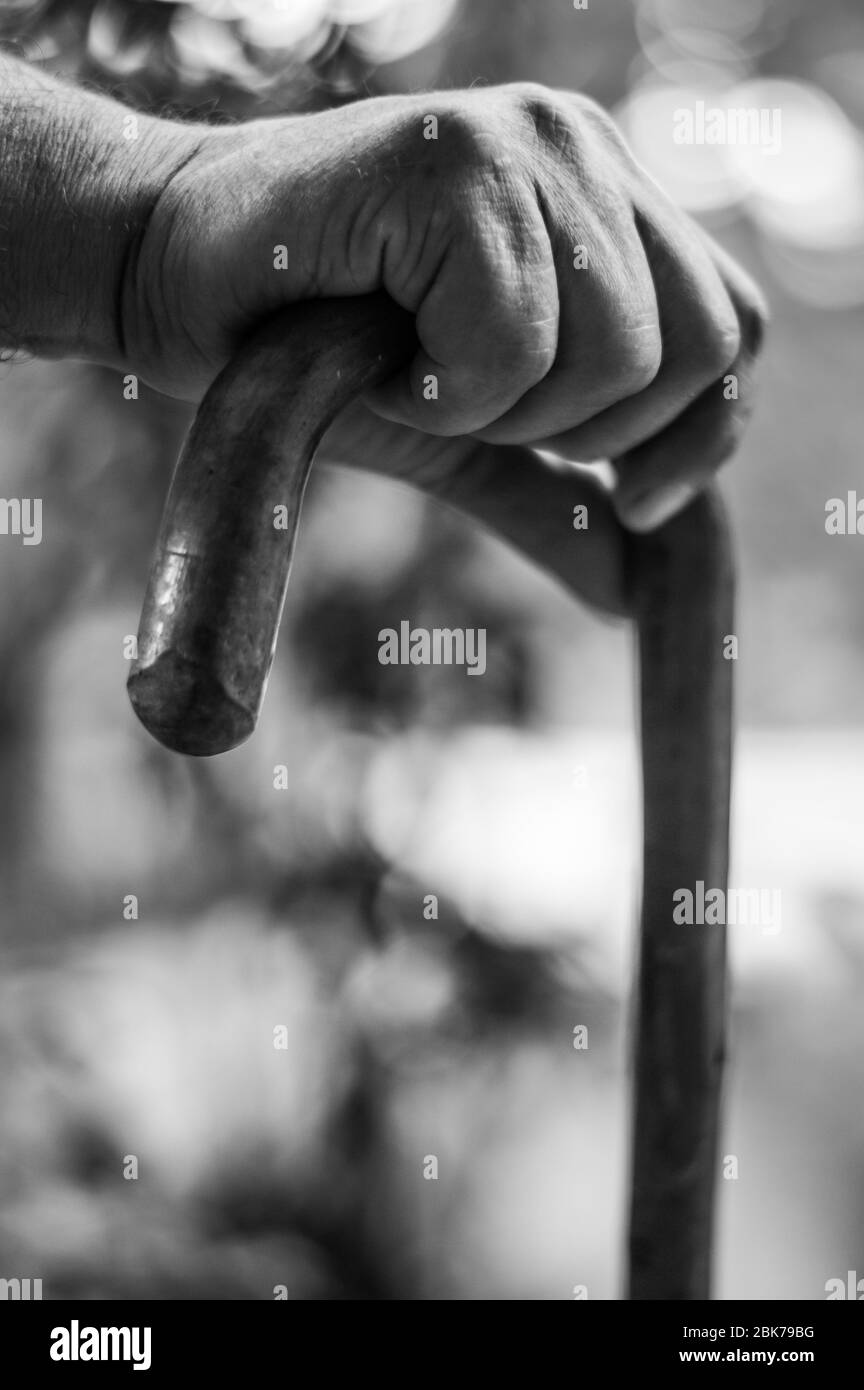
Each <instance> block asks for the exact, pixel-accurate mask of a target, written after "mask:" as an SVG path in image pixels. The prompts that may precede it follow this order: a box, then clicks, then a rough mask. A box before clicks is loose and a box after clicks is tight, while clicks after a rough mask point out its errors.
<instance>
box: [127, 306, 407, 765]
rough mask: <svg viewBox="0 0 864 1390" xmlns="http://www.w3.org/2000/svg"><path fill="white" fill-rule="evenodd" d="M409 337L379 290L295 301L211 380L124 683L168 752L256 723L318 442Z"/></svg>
mask: <svg viewBox="0 0 864 1390" xmlns="http://www.w3.org/2000/svg"><path fill="white" fill-rule="evenodd" d="M413 342H414V329H413V320H412V318H411V317H410V315H408V314H407V313H405V312H404V311H403V310H401V309H399V308H398V307H397V306H396V305H395V304H394V303H393V301H392V300H391V299H389V298H388V297H387V296H386V295H370V296H368V297H364V299H363V300H358V299H343V300H338V299H333V300H323V301H316V302H315V303H308V304H302V305H295V306H294V307H292V308H291V309H290V310H286V311H284V312H283V313H279V314H277V315H275V316H274V317H273V318H271V319H268V320H267V321H266V323H265V324H264V326H263V327H262V328H260V329H258V330H257V331H256V332H255V333H254V334H253V335H252V336H251V338H249V339H248V341H247V342H246V343H245V344H244V346H243V347H242V348H241V350H240V351H239V352H238V354H237V356H236V357H235V358H234V359H233V360H232V361H231V362H229V364H228V366H227V367H225V369H224V370H223V371H222V372H221V373H220V374H219V376H218V377H217V378H216V380H215V381H214V383H213V384H212V386H211V387H210V389H209V391H208V392H207V394H206V396H205V397H204V400H203V401H202V403H201V406H200V407H199V410H198V414H197V416H196V418H195V422H194V424H193V426H192V429H191V431H190V433H189V436H188V438H187V440H186V443H185V445H184V447H183V451H182V453H181V455H180V458H179V460H178V462H177V467H176V469H175V471H174V477H173V479H172V482H171V488H170V490H169V493H168V498H167V501H166V503H165V510H164V512H163V514H162V525H161V528H160V531H159V538H158V541H157V544H156V555H155V558H154V560H153V564H152V567H151V570H150V577H149V581H148V584H147V592H146V594H145V597H144V607H143V611H142V614H141V624H140V627H139V630H138V657H137V659H136V660H135V662H134V663H133V665H132V669H131V671H130V674H129V680H128V690H129V698H130V700H131V701H132V706H133V708H134V710H135V713H136V714H137V716H138V718H139V719H140V720H141V723H142V724H143V725H144V727H145V728H146V729H148V730H149V732H150V733H151V734H152V735H153V736H154V738H157V739H158V740H159V742H160V743H163V744H165V746H166V747H167V748H171V749H173V750H174V751H175V752H177V753H189V754H195V755H198V756H208V755H211V754H214V753H224V752H227V750H228V749H229V748H234V747H236V746H237V744H238V743H242V742H243V740H244V739H246V738H248V737H249V735H250V734H251V733H252V731H253V729H254V728H255V724H256V722H257V719H258V714H259V711H260V709H261V702H262V700H263V698H264V691H265V689H266V685H267V677H268V675H269V673H270V666H271V664H272V661H273V652H274V648H275V645H276V637H277V634H278V630H279V620H280V618H281V615H282V605H283V602H284V598H285V589H286V586H287V583H288V573H289V570H290V566H291V556H292V554H293V550H294V539H295V536H296V533H297V523H298V520H299V516H300V506H301V503H302V500H303V491H304V489H305V486H306V479H307V477H308V475H309V468H310V465H311V463H312V458H313V455H314V453H315V449H316V448H317V445H318V443H319V440H320V439H321V436H322V435H323V434H324V432H325V430H326V429H327V426H328V425H329V424H330V423H331V421H332V420H333V419H334V417H335V416H336V415H337V414H338V413H339V411H340V410H341V409H342V408H343V407H344V406H345V405H347V403H348V402H349V401H351V400H352V399H353V398H354V397H355V396H356V395H358V393H360V392H361V391H363V390H365V389H367V388H368V387H370V386H372V385H374V384H375V383H377V382H378V381H381V380H383V379H384V378H385V377H387V376H390V375H392V373H393V372H394V371H395V370H396V368H397V367H399V366H401V365H402V364H403V363H404V362H405V361H406V359H407V358H408V356H409V355H410V351H411V347H412V344H413ZM286 360H290V361H291V363H292V375H291V380H290V381H286V380H285V378H284V363H285V361H286ZM286 398H287V399H286ZM286 415H287V416H288V418H290V419H291V423H292V428H291V431H290V434H286V431H285V419H286ZM278 509H284V510H283V511H279V510H278ZM277 522H278V525H277Z"/></svg>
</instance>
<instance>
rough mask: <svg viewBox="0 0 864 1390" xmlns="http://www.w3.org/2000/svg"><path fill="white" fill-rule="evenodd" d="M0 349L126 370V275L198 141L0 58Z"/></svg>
mask: <svg viewBox="0 0 864 1390" xmlns="http://www.w3.org/2000/svg"><path fill="white" fill-rule="evenodd" d="M0 84H2V88H3V90H2V94H0V252H2V255H0V339H2V341H0V346H2V347H6V348H10V347H11V348H13V349H21V348H23V349H25V350H27V351H29V352H32V353H34V354H35V355H36V356H39V357H80V358H85V359H88V360H91V361H96V362H102V363H106V364H108V365H112V366H122V365H124V363H125V360H126V352H125V344H124V333H123V322H122V314H121V312H120V307H121V286H122V283H123V278H124V268H125V266H126V265H127V263H128V261H129V259H130V257H133V256H134V255H135V248H136V245H137V243H138V240H139V239H140V237H141V235H142V234H143V229H144V227H145V226H146V224H147V221H148V219H149V217H150V215H151V213H152V209H153V208H154V207H155V205H156V204H157V202H158V200H159V198H160V196H161V193H162V191H163V189H164V188H165V187H166V186H167V184H168V183H169V182H170V180H171V178H172V176H173V174H174V172H175V171H176V169H177V168H178V167H180V166H182V164H183V163H184V162H185V161H186V160H188V159H189V158H191V157H192V155H193V154H194V152H195V150H196V149H197V147H198V144H199V143H200V141H201V139H202V136H203V135H204V134H206V131H205V130H204V129H203V128H201V127H191V126H184V125H182V124H176V123H170V122H163V121H158V120H154V119H152V118H150V117H146V116H142V115H140V114H139V113H137V112H134V111H132V110H129V109H128V108H126V107H123V106H120V105H118V104H117V103H115V102H112V101H109V100H107V99H105V98H103V97H100V96H97V95H95V94H93V93H89V92H82V91H79V90H76V89H74V88H70V87H65V86H63V85H62V84H60V83H57V82H55V81H53V79H50V78H47V77H45V76H43V75H42V74H40V73H38V72H37V71H35V70H33V69H30V68H27V67H24V66H23V65H21V64H19V63H15V62H12V61H11V60H8V59H5V58H0Z"/></svg>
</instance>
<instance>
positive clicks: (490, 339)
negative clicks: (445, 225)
mask: <svg viewBox="0 0 864 1390" xmlns="http://www.w3.org/2000/svg"><path fill="white" fill-rule="evenodd" d="M465 197H466V200H469V199H471V198H472V197H474V201H475V202H476V195H472V193H471V192H470V191H468V192H466V194H465ZM501 198H502V203H503V208H502V210H501V211H499V210H498V209H497V208H496V207H495V206H494V205H493V203H492V200H491V198H488V197H487V201H486V204H485V205H481V206H480V207H478V208H476V209H475V211H474V213H473V216H469V210H466V214H465V222H464V224H463V226H462V227H461V228H460V229H459V231H458V234H457V235H456V237H455V239H454V240H453V242H452V243H451V247H450V249H449V250H448V251H447V252H446V253H445V255H444V257H443V260H442V262H441V265H440V267H439V269H438V272H437V274H436V276H435V279H434V282H433V283H432V284H431V286H430V287H429V288H428V289H427V290H425V291H424V292H423V295H422V298H421V299H420V301H419V303H418V302H412V295H411V293H410V292H409V293H406V292H405V290H404V288H403V286H402V285H401V284H395V283H391V282H390V280H389V279H388V277H387V274H386V271H385V277H384V279H385V288H386V289H387V290H388V292H389V293H390V294H391V295H392V297H393V298H394V299H395V300H396V301H397V303H399V304H401V305H402V306H403V308H407V309H410V310H412V311H416V327H417V337H418V339H419V342H420V350H419V351H418V353H417V355H416V356H415V358H414V360H413V361H412V362H411V363H410V364H409V366H408V368H407V369H406V370H405V371H404V372H400V373H399V374H398V375H396V376H395V377H393V378H392V379H391V380H390V381H388V382H385V383H384V384H383V385H382V386H379V387H376V388H375V390H373V391H371V392H370V393H369V395H368V397H367V398H366V399H367V404H368V405H369V406H370V407H371V408H372V409H373V410H374V411H375V412H376V414H378V415H380V416H381V417H383V418H384V419H387V420H391V421H393V422H395V423H398V424H402V425H408V426H410V427H412V428H415V429H422V430H424V431H425V432H426V433H428V434H435V435H441V436H454V435H459V434H469V433H471V432H472V431H476V430H480V429H482V428H483V427H484V426H485V425H488V424H489V423H490V421H492V420H495V419H497V418H498V416H499V415H502V414H503V413H504V412H505V411H507V410H509V408H510V407H511V406H512V405H513V404H514V403H515V402H516V401H517V400H518V399H519V398H520V396H522V395H524V394H525V392H526V391H528V390H530V388H531V387H532V386H533V385H534V384H535V382H537V381H540V380H541V379H542V378H543V377H544V376H545V375H546V373H547V372H548V371H549V369H550V367H551V365H552V363H553V362H554V360H555V352H556V348H557V342H558V287H557V282H556V277H555V266H554V262H553V259H552V251H551V247H550V245H549V238H548V236H547V234H546V228H545V225H544V223H543V219H542V217H541V215H540V212H539V209H538V208H537V204H536V199H534V198H533V195H529V194H528V192H527V191H524V192H523V191H521V190H519V189H514V188H512V187H510V186H509V185H508V187H507V188H506V189H504V190H503V191H501Z"/></svg>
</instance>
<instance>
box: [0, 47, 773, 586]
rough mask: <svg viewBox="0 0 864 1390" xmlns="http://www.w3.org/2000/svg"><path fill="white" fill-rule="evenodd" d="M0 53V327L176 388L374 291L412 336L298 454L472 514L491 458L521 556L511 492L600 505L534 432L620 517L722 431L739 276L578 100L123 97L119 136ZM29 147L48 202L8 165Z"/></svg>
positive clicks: (718, 440) (98, 104)
mask: <svg viewBox="0 0 864 1390" xmlns="http://www.w3.org/2000/svg"><path fill="white" fill-rule="evenodd" d="M0 77H2V79H3V81H2V83H0V90H2V91H3V93H4V95H3V96H0V199H2V205H0V207H2V211H3V212H4V218H3V219H0V223H2V225H0V252H2V253H3V257H2V258H0V267H2V266H3V265H4V263H5V265H6V266H7V267H8V266H9V265H10V263H14V268H15V271H16V278H15V279H14V283H15V284H16V285H18V284H21V283H24V284H28V285H30V286H31V288H30V289H29V290H28V291H26V292H23V293H22V292H17V299H16V298H14V297H13V296H12V295H11V292H10V290H9V284H10V283H11V282H12V278H13V277H11V276H8V277H7V283H6V284H5V285H4V272H3V271H2V269H0V329H2V330H3V333H4V336H5V338H6V340H7V342H11V344H12V345H13V346H18V345H23V346H28V347H31V348H32V349H33V350H34V351H37V352H41V353H43V354H45V355H48V354H50V355H58V354H63V353H68V354H72V355H79V356H80V355H83V356H89V357H93V358H95V359H97V360H100V361H107V362H110V363H113V364H114V365H117V366H119V367H121V368H123V369H125V370H131V371H135V372H137V373H138V374H139V375H141V376H142V377H143V378H144V379H145V380H146V381H148V382H149V383H150V384H151V385H153V386H155V387H156V388H157V389H159V390H161V391H164V392H166V393H168V394H170V395H173V396H179V397H182V398H184V399H188V400H193V401H197V400H199V399H200V398H201V396H202V395H203V393H204V391H205V390H206V388H207V386H208V385H209V383H210V382H211V381H212V379H213V377H214V376H215V375H216V373H217V372H218V371H219V370H220V369H221V368H222V366H224V364H225V362H226V361H227V360H228V359H229V357H230V356H231V355H232V352H233V351H234V350H235V349H236V347H237V345H238V343H239V342H240V341H242V339H243V338H244V336H245V335H246V334H248V333H249V332H250V330H251V329H252V328H253V327H254V326H255V325H256V324H257V323H258V322H260V320H261V319H262V318H264V317H266V316H267V315H269V314H271V313H273V312H274V311H276V310H278V309H281V308H284V307H285V306H286V305H290V304H291V303H294V302H297V301H300V300H304V299H310V298H317V297H321V296H324V297H331V296H343V295H354V294H366V293H369V292H372V291H375V290H379V289H383V290H385V291H386V292H387V293H388V294H389V295H390V296H391V297H392V298H393V299H395V300H396V301H397V303H399V304H400V305H401V306H403V307H404V308H406V309H408V310H410V311H411V312H412V313H413V314H415V315H416V325H417V333H418V339H419V350H418V352H417V354H416V356H415V357H414V359H413V361H411V362H410V363H409V364H408V365H407V366H406V368H405V369H404V370H403V371H402V372H400V373H398V374H397V375H396V376H395V377H394V378H392V379H391V380H390V381H388V382H386V383H385V384H384V385H382V386H380V387H378V388H376V389H375V390H373V391H370V392H369V393H368V394H367V396H366V397H365V401H364V403H363V404H362V405H359V406H355V407H353V408H352V410H351V411H349V412H348V414H347V415H346V416H345V417H343V419H342V420H341V421H337V423H336V425H335V426H334V427H333V429H331V431H330V433H329V435H328V437H327V440H326V441H325V448H324V455H323V456H324V458H325V459H331V460H333V461H337V462H340V463H346V464H349V465H358V466H360V467H368V468H373V469H375V470H376V471H381V472H386V473H388V474H391V475H394V476H396V477H398V478H400V479H402V480H403V481H406V482H408V483H409V484H412V485H415V486H419V487H421V488H423V489H424V490H426V491H429V492H431V493H432V494H433V495H435V496H437V497H440V498H442V499H443V500H445V501H448V502H452V503H453V504H454V505H456V506H457V507H458V506H461V505H462V501H463V499H464V498H466V497H468V496H470V497H471V498H472V502H473V503H474V506H473V512H474V513H476V512H477V511H478V510H480V511H482V510H483V505H482V503H481V505H480V506H479V508H478V506H477V499H478V497H479V498H481V499H482V496H483V493H484V490H485V492H486V493H487V494H488V496H489V499H490V505H491V506H492V509H493V510H495V509H496V506H497V504H496V503H495V502H494V494H495V491H496V488H500V480H501V476H502V475H506V478H507V496H508V499H509V500H508V506H509V507H510V509H511V510H512V511H513V514H514V515H513V517H512V518H511V521H510V525H509V528H505V529H509V539H511V540H512V541H513V542H514V543H515V544H517V545H518V546H520V548H521V549H523V550H524V551H525V552H526V553H527V554H528V555H529V556H532V557H536V556H537V555H538V550H539V546H540V543H538V540H537V538H536V536H535V535H532V534H531V533H530V532H529V529H528V525H527V523H526V524H525V525H524V526H523V525H522V524H521V523H520V520H519V518H520V515H521V514H522V513H523V512H524V514H525V516H526V517H530V518H531V522H532V525H533V527H534V530H535V531H536V530H537V521H538V508H537V500H536V499H537V497H538V496H542V497H543V498H546V499H548V506H549V507H550V508H551V509H553V510H554V508H555V507H556V505H557V504H558V502H559V501H560V504H561V506H562V507H563V506H564V505H566V506H567V508H568V510H569V509H572V506H573V505H574V504H576V503H578V502H579V501H581V500H583V498H584V500H586V501H589V502H594V504H595V506H596V507H597V508H598V509H599V508H600V507H602V505H603V502H602V500H601V496H600V493H599V490H598V488H597V486H596V484H594V483H593V482H592V480H591V479H590V478H585V476H584V474H577V475H574V474H573V471H572V469H565V470H564V471H563V472H562V470H560V469H559V470H555V469H550V466H549V464H548V463H547V462H546V461H545V460H544V459H542V458H541V457H540V456H539V455H538V454H537V453H536V452H535V449H536V448H537V447H541V448H543V449H544V450H548V451H551V452H552V453H554V454H556V455H558V456H559V457H561V458H563V459H566V460H576V461H593V460H596V459H599V458H607V459H611V460H613V461H614V464H615V469H616V474H617V479H618V483H617V487H616V488H615V490H614V492H613V494H612V498H611V503H612V507H613V508H614V509H615V511H616V512H617V515H618V517H619V518H620V519H621V520H622V521H623V523H624V524H625V526H627V527H629V528H631V529H634V530H645V529H651V528H653V527H655V526H657V525H659V524H660V523H661V522H662V521H663V520H665V519H666V518H667V517H668V516H669V515H671V514H673V513H674V512H676V511H678V510H680V509H681V508H682V507H683V506H685V505H686V503H687V501H688V500H689V499H690V498H691V497H692V495H693V493H694V491H696V490H699V489H700V488H701V487H702V486H704V484H705V483H707V482H708V481H709V479H710V478H711V477H712V476H713V474H714V472H715V471H716V469H717V468H718V466H719V465H720V464H721V463H722V462H723V461H724V460H725V459H727V458H728V457H729V456H730V454H731V453H732V452H733V451H734V448H735V446H736V444H737V442H738V440H739V438H740V434H741V430H742V428H743V425H744V422H745V420H746V417H747V414H748V412H749V409H750V406H751V403H752V377H753V368H754V363H755V359H756V356H757V354H758V351H759V348H760V344H761V339H762V331H763V327H764V322H765V310H764V306H763V303H762V300H761V297H760V295H759V292H758V291H757V290H756V288H755V287H754V286H753V284H752V282H751V281H750V280H749V278H748V277H747V275H746V274H745V273H744V272H743V271H742V270H741V269H740V267H738V266H737V265H735V264H734V263H733V262H732V261H731V260H730V259H729V258H728V257H727V256H726V255H725V254H724V253H723V252H722V251H721V250H720V249H719V248H718V247H717V246H715V245H714V244H713V242H711V241H710V239H709V238H708V237H707V236H706V235H705V234H704V233H703V232H702V231H701V230H700V229H699V228H698V227H697V226H696V225H695V224H694V223H693V222H692V221H691V220H690V219H689V218H688V217H686V215H684V214H683V213H681V212H680V211H678V210H677V209H676V208H675V207H674V206H673V205H672V204H671V203H670V202H669V200H668V199H667V198H666V197H665V196H664V194H663V193H662V192H661V191H660V189H659V188H658V187H657V186H656V185H655V184H654V183H653V181H651V180H650V179H649V178H648V177H647V175H645V174H644V173H643V172H642V171H641V169H640V168H639V167H638V165H637V164H636V163H635V161H634V160H633V158H632V156H631V155H630V154H629V152H628V150H627V148H626V146H625V144H624V142H623V141H622V139H621V137H620V136H619V134H618V133H617V131H616V130H615V128H614V126H613V124H612V122H611V121H610V119H609V117H608V116H607V115H606V114H605V113H604V112H603V111H602V110H601V109H600V108H599V107H598V106H596V105H595V104H594V103H593V102H591V101H589V100H588V99H586V98H584V97H580V96H574V95H572V94H569V93H562V92H553V91H550V90H548V89H546V88H543V87H540V86H536V85H533V84H514V85H510V86H506V87H497V88H496V87H493V88H486V89H472V90H470V91H466V92H446V93H425V94H420V95H411V96H399V97H388V98H381V99H374V100H369V101H363V102H358V103H356V104H353V105H350V106H345V107H341V108H339V109H337V110H334V111H328V112H324V113H318V114H313V115H304V116H295V117H287V118H283V119H278V120H268V121H255V122H250V123H248V124H245V125H242V126H236V127H230V128H225V127H219V128H211V127H203V126H190V125H179V124H176V123H171V122H167V121H157V120H150V119H147V118H140V117H139V131H138V134H137V136H136V138H135V139H133V140H128V139H125V138H124V136H123V134H122V122H123V119H124V117H125V115H126V112H125V109H124V108H122V107H120V106H118V105H116V104H115V103H113V102H110V101H107V100H105V99H103V98H97V97H94V96H92V95H90V94H84V93H80V92H75V91H74V89H70V88H65V87H62V86H60V85H58V84H56V83H53V82H51V81H50V80H49V79H45V78H42V77H35V76H34V75H32V74H31V73H30V71H29V70H28V69H25V68H23V67H21V65H20V64H17V63H12V62H10V61H9V60H6V59H0ZM430 115H434V116H435V118H436V120H437V139H427V138H425V134H424V132H426V131H428V129H429V123H428V120H427V117H428V116H430ZM34 146H38V149H39V151H40V160H41V163H42V166H43V167H42V169H41V183H42V184H43V185H45V186H46V187H47V188H49V189H51V190H53V191H52V192H51V193H49V195H48V206H47V207H46V206H44V201H45V200H44V197H43V205H39V201H38V195H37V194H36V193H35V192H34V191H33V182H34V181H33V179H32V178H30V177H28V172H27V171H28V161H29V162H30V163H32V160H31V158H30V152H31V151H32V149H33V148H34ZM70 199H71V201H70ZM7 209H8V210H9V212H8V216H7V215H5V214H6V213H7ZM13 209H17V211H13ZM34 221H38V223H39V225H40V227H42V228H47V230H46V231H42V232H40V234H39V235H40V238H41V239H42V241H43V242H44V240H45V238H46V237H47V238H48V240H49V242H51V241H53V242H54V243H56V242H57V241H58V240H61V239H62V244H63V247H64V256H63V257H62V258H61V259H62V266H61V265H58V267H57V272H56V276H55V277H54V278H53V280H52V284H51V285H49V286H46V285H45V284H44V283H43V282H44V280H45V276H44V270H43V266H44V256H43V259H42V262H41V264H38V265H34V266H33V267H32V268H30V267H29V265H28V256H29V253H28V250H27V247H26V244H25V243H26V242H27V238H28V227H32V226H33V224H34ZM29 235H30V239H31V240H32V239H33V238H32V233H30V234H29ZM4 243H5V244H4ZM277 246H284V247H286V248H287V265H286V268H284V269H277V268H276V267H275V265H274V248H276V247H277ZM577 247H584V248H585V249H584V253H579V254H580V255H582V256H584V259H585V264H584V265H582V266H581V268H577V267H576V266H575V265H574V256H576V248H577ZM16 258H17V259H16ZM55 259H56V258H55ZM58 281H59V283H58ZM10 304H11V309H10ZM49 330H50V331H49ZM728 373H734V374H735V376H736V377H737V379H738V399H737V400H727V399H726V398H725V394H724V389H723V383H724V378H725V377H726V375H727V374H728ZM432 376H434V377H435V379H436V383H437V397H435V398H432V399H429V398H427V397H428V396H429V395H430V392H429V390H428V389H424V387H427V388H428V380H429V378H430V377H432ZM492 446H494V447H492ZM514 469H518V472H517V474H516V476H517V477H519V478H520V480H521V481H520V482H519V484H518V485H516V486H514V485H513V477H514ZM497 509H498V510H499V511H500V506H499V507H498V508H497ZM551 514H552V513H551V512H550V515H551ZM540 530H541V531H542V530H543V528H542V526H541V528H540ZM572 540H573V537H572V532H571V534H570V536H569V538H568V543H569V544H571V545H572ZM559 543H560V544H563V543H564V542H563V541H562V542H559ZM542 544H543V546H544V548H545V545H546V540H545V539H544V541H543V542H542ZM575 563H576V569H577V571H578V563H579V562H578V561H577V562H575ZM553 567H554V566H553ZM571 568H572V566H571ZM569 582H570V583H571V584H573V585H574V586H575V587H577V588H578V587H579V576H578V573H577V574H576V575H573V574H571V575H570V576H569ZM610 606H611V607H615V606H616V602H615V601H613V600H612V599H611V598H610Z"/></svg>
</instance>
